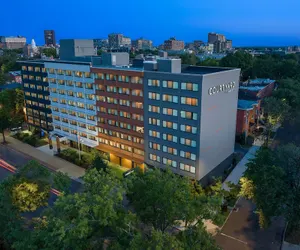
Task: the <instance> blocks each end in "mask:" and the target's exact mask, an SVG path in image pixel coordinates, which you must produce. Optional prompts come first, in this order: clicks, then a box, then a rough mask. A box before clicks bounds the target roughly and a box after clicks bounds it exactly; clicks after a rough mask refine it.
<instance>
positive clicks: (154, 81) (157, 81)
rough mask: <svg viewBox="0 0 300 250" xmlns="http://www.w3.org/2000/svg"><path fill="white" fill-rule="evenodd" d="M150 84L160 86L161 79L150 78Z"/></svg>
mask: <svg viewBox="0 0 300 250" xmlns="http://www.w3.org/2000/svg"><path fill="white" fill-rule="evenodd" d="M148 86H153V87H159V86H160V81H159V80H152V79H148Z"/></svg>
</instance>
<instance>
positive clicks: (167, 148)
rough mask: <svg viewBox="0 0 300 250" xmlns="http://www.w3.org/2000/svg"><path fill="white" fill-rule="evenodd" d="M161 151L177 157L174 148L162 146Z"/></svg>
mask: <svg viewBox="0 0 300 250" xmlns="http://www.w3.org/2000/svg"><path fill="white" fill-rule="evenodd" d="M162 151H163V152H165V153H168V154H172V155H177V149H176V148H171V147H167V146H163V149H162Z"/></svg>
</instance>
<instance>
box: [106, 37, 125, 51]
mask: <svg viewBox="0 0 300 250" xmlns="http://www.w3.org/2000/svg"><path fill="white" fill-rule="evenodd" d="M122 40H123V34H117V33H112V34H109V35H108V46H109V48H111V49H117V48H119V47H120V46H121V45H122Z"/></svg>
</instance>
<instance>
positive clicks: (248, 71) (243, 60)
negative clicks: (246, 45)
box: [180, 50, 300, 80]
mask: <svg viewBox="0 0 300 250" xmlns="http://www.w3.org/2000/svg"><path fill="white" fill-rule="evenodd" d="M180 57H181V59H182V63H183V64H189V65H198V66H221V67H236V68H241V69H242V80H247V79H249V78H252V79H254V78H271V79H275V80H280V79H285V78H293V79H297V80H300V54H288V55H284V56H281V55H276V54H271V55H261V56H257V57H254V56H252V55H251V54H249V53H247V52H245V51H243V50H239V51H237V52H235V53H231V54H228V55H227V56H225V57H223V58H222V59H221V60H216V59H210V58H208V59H206V60H204V61H200V60H199V58H198V57H197V56H196V55H195V54H184V55H181V56H180Z"/></svg>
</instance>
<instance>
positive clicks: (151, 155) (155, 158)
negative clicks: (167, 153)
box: [149, 154, 160, 162]
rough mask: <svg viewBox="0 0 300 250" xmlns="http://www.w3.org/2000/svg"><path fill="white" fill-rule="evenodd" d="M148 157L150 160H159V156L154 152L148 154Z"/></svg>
mask: <svg viewBox="0 0 300 250" xmlns="http://www.w3.org/2000/svg"><path fill="white" fill-rule="evenodd" d="M149 159H150V160H151V161H157V162H160V156H158V155H155V154H149Z"/></svg>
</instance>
